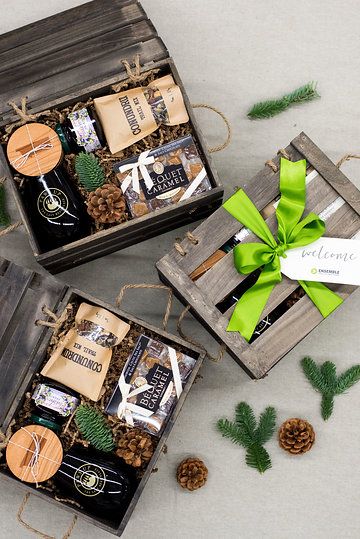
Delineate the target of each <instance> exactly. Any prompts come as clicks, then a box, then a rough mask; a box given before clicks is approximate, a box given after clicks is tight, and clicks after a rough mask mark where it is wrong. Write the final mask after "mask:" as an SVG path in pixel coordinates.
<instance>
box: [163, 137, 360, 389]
mask: <svg viewBox="0 0 360 539" xmlns="http://www.w3.org/2000/svg"><path fill="white" fill-rule="evenodd" d="M279 153H281V154H282V156H284V157H285V159H280V158H279V157H278V156H277V155H276V156H275V157H273V158H272V159H271V160H270V161H267V162H266V165H265V167H264V168H263V169H262V170H260V172H258V173H257V174H256V175H255V176H254V177H253V178H252V179H250V180H249V181H248V182H247V183H246V184H245V186H244V188H243V189H240V190H238V191H237V192H236V193H235V194H234V195H233V196H231V197H230V198H229V199H228V200H227V201H226V202H225V203H224V204H223V206H221V207H220V208H219V209H218V210H216V211H215V212H214V213H213V214H212V215H211V216H210V217H208V218H207V219H206V220H205V221H203V222H202V223H201V224H200V225H199V226H197V228H195V229H194V230H192V231H191V234H189V233H187V234H186V236H185V238H184V240H183V241H180V242H177V244H176V245H175V248H174V249H173V250H172V251H171V252H169V253H168V254H167V255H166V256H164V257H163V258H162V259H161V260H160V261H159V262H158V263H157V269H158V271H159V274H160V277H161V279H162V280H163V281H164V282H165V283H166V284H168V285H170V286H171V287H172V288H173V289H174V291H175V294H176V295H177V297H178V298H179V299H180V300H181V301H182V302H183V303H184V304H185V305H188V306H189V307H188V309H190V312H191V313H192V314H194V316H196V317H197V318H198V319H199V320H200V321H201V322H202V323H203V325H204V326H205V327H206V329H207V330H208V331H209V332H210V333H211V334H212V335H213V336H214V337H215V338H216V340H217V341H219V342H220V343H221V344H222V345H223V349H224V348H226V350H227V351H228V352H229V354H230V355H231V356H232V357H233V358H234V359H235V361H236V362H237V363H238V364H239V365H240V366H241V367H243V368H244V369H245V371H246V372H247V373H248V374H249V375H250V376H251V377H252V378H262V377H263V376H265V375H266V374H267V373H268V371H269V370H270V369H272V367H273V366H274V365H275V364H276V363H277V362H278V361H279V360H280V359H281V358H282V357H283V356H284V355H286V354H287V352H289V351H290V350H291V349H292V348H294V346H296V345H297V344H298V343H299V342H300V341H301V340H302V339H303V338H304V337H305V336H306V335H308V334H309V333H310V332H311V331H312V330H313V329H314V328H315V327H316V326H317V325H318V324H320V323H321V322H322V321H324V320H326V319H327V318H328V317H329V315H330V313H334V311H336V309H337V308H338V307H339V306H340V305H341V303H342V301H344V300H345V299H346V298H347V297H348V296H349V295H351V294H352V293H353V292H354V291H355V290H356V286H354V285H350V284H340V283H341V281H339V280H338V281H337V283H329V284H326V285H325V284H323V283H321V282H315V281H312V280H311V278H310V277H311V276H312V274H311V273H310V276H308V277H307V279H308V280H307V281H296V280H294V279H292V278H291V277H289V276H286V275H285V274H282V272H281V268H283V269H284V271H286V270H285V267H287V268H288V267H289V261H290V260H294V254H295V253H296V252H295V251H294V250H293V249H294V248H298V251H302V250H303V249H307V250H311V249H312V242H315V241H322V239H323V238H322V236H324V237H325V236H327V237H335V238H341V239H350V238H353V236H354V235H355V234H357V233H359V231H360V192H359V190H358V189H357V188H356V187H355V186H354V185H353V183H352V182H351V181H350V180H349V179H348V178H347V177H346V176H345V175H344V174H343V172H342V171H341V170H339V168H338V167H337V166H336V165H335V164H334V163H333V162H332V161H331V160H330V159H329V157H328V156H327V155H326V154H325V153H324V152H323V151H321V150H320V148H318V146H316V144H314V142H313V141H312V140H310V138H309V137H308V136H307V135H306V134H305V133H301V134H300V135H298V136H297V137H296V138H294V139H293V140H292V141H291V143H290V144H289V145H288V146H287V147H286V148H285V149H284V150H281V151H279ZM234 238H235V240H236V241H234ZM319 238H320V239H319ZM235 243H237V246H236V247H235V248H234V244H235ZM229 248H233V249H232V250H230V251H229ZM314 248H315V247H314ZM284 257H287V258H286V259H285V258H284ZM297 269H298V268H297ZM298 273H299V272H297V274H298ZM306 275H309V273H308V272H307V273H306ZM297 278H298V277H297ZM314 278H315V277H314ZM317 279H318V277H317ZM320 281H321V279H320ZM346 282H347V281H346ZM334 315H335V316H336V314H335V313H334ZM254 330H255V331H254ZM202 342H203V343H204V344H205V343H206V341H205V340H204V338H203V339H202ZM205 346H208V343H206V344H205Z"/></svg>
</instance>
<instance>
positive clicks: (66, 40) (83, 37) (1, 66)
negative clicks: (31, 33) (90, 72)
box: [0, 13, 156, 89]
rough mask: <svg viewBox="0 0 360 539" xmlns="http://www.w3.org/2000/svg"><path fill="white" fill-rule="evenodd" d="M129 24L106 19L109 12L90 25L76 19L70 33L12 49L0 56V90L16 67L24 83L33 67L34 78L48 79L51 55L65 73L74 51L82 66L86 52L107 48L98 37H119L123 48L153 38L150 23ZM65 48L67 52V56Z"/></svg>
mask: <svg viewBox="0 0 360 539" xmlns="http://www.w3.org/2000/svg"><path fill="white" fill-rule="evenodd" d="M129 22H131V21H128V20H124V19H122V18H119V17H117V16H116V17H114V16H109V14H108V13H104V14H101V15H100V16H98V17H97V18H96V21H95V22H92V24H89V21H87V20H80V21H79V20H77V21H76V25H75V26H74V28H73V29H71V30H70V29H69V28H68V27H66V28H63V29H62V30H60V31H59V30H57V29H55V28H54V32H53V33H52V34H50V35H46V34H45V35H44V36H42V37H40V38H39V39H37V40H36V41H30V42H28V43H24V44H23V45H20V46H18V47H16V48H14V49H10V50H7V51H5V52H3V53H0V73H1V74H2V76H1V83H0V87H1V89H2V88H6V86H7V84H8V82H7V81H8V79H7V77H9V76H11V75H15V68H17V67H19V66H20V69H21V73H22V75H23V77H24V79H23V81H22V82H24V83H25V82H26V80H27V77H29V76H30V75H31V71H34V67H35V68H36V70H37V71H36V73H37V76H38V77H41V78H45V77H46V76H47V72H48V66H49V65H52V64H53V62H54V61H55V60H53V62H50V64H49V61H50V60H52V59H53V58H56V55H54V53H58V56H60V58H61V60H62V61H65V62H66V63H65V65H62V66H61V68H62V70H65V69H66V67H68V64H70V62H71V63H73V57H72V55H71V53H73V55H74V56H75V54H76V52H77V55H78V57H79V56H80V58H81V62H82V63H85V62H86V61H87V59H88V58H87V56H88V53H89V56H90V54H91V51H93V52H94V49H95V52H96V54H97V53H98V52H99V51H98V50H96V49H97V46H98V47H101V46H104V45H103V44H104V43H105V46H106V44H107V41H106V40H104V39H101V37H102V36H104V35H105V34H107V33H109V34H110V35H109V39H112V38H113V39H116V36H117V35H119V45H122V44H123V46H126V45H128V44H130V43H131V42H134V41H135V42H138V41H142V40H144V39H148V37H149V35H151V36H155V35H156V31H155V29H154V27H153V25H152V23H151V22H150V21H149V20H146V19H144V20H140V21H138V22H136V23H135V22H131V24H129ZM119 28H122V32H121V33H120V32H119V31H118V32H117V34H112V32H114V31H116V30H119ZM137 38H138V39H137ZM89 45H91V46H92V48H91V47H89ZM84 48H85V50H84ZM65 49H67V50H66V53H65ZM79 49H80V50H81V51H82V52H84V56H83V55H82V54H80V55H79ZM77 60H78V59H77ZM10 80H11V79H10ZM35 80H39V79H35Z"/></svg>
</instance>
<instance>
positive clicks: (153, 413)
mask: <svg viewBox="0 0 360 539" xmlns="http://www.w3.org/2000/svg"><path fill="white" fill-rule="evenodd" d="M195 362H196V360H195V359H194V358H192V357H190V356H187V355H185V354H183V353H182V352H177V351H176V350H174V349H173V348H171V346H168V345H166V344H164V343H162V342H160V341H155V340H154V339H150V338H149V337H146V336H145V335H141V336H140V337H139V339H138V341H137V343H136V346H135V348H134V350H133V352H132V354H131V356H130V357H129V359H128V360H127V362H126V364H125V367H124V370H123V372H122V374H121V376H120V380H119V382H118V385H117V386H116V388H115V391H114V393H113V395H112V397H111V399H110V401H109V403H108V405H107V408H106V412H107V413H108V414H111V415H117V416H118V417H119V418H120V419H121V420H123V421H124V422H125V423H126V424H127V425H129V426H131V427H134V426H135V427H139V428H141V429H143V430H145V431H147V432H149V433H150V434H153V435H155V436H160V434H161V433H162V431H163V429H164V428H165V425H166V422H167V420H168V419H169V417H170V414H171V412H172V410H173V408H174V406H175V404H176V402H177V400H178V399H179V397H180V395H181V393H182V390H183V386H184V385H185V383H186V381H187V379H188V378H189V376H190V374H191V372H192V370H193V368H194V365H195Z"/></svg>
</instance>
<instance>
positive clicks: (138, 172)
mask: <svg viewBox="0 0 360 539" xmlns="http://www.w3.org/2000/svg"><path fill="white" fill-rule="evenodd" d="M115 171H116V173H117V177H118V179H119V181H120V183H121V188H122V191H123V193H124V195H125V197H126V199H127V203H128V206H129V210H130V212H131V215H132V216H133V217H141V216H142V215H145V214H147V213H150V212H152V211H154V210H157V209H160V208H164V207H166V206H168V205H169V204H174V203H176V202H180V201H182V200H186V199H188V198H190V197H191V196H194V195H198V194H200V193H203V192H204V191H208V190H210V189H211V183H210V180H209V178H208V176H207V173H206V170H205V167H204V165H203V163H202V161H201V159H200V156H199V154H198V151H197V149H196V146H195V143H194V140H193V138H192V137H191V136H186V137H183V138H180V139H177V140H174V141H173V142H169V143H168V144H164V145H163V146H159V148H155V149H154V150H151V151H147V152H143V153H142V154H140V155H139V156H134V157H132V158H131V159H126V160H125V161H122V162H121V163H118V164H117V165H116V166H115Z"/></svg>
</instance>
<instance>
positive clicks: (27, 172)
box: [6, 123, 62, 176]
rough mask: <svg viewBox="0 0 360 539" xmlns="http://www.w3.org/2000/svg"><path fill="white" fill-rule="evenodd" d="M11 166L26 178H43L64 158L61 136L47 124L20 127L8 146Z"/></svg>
mask: <svg viewBox="0 0 360 539" xmlns="http://www.w3.org/2000/svg"><path fill="white" fill-rule="evenodd" d="M6 151H7V156H8V159H9V161H10V164H11V166H12V167H13V168H14V169H15V170H16V171H17V172H20V174H23V175H24V176H41V175H42V174H46V173H47V172H50V170H53V169H54V168H55V167H56V166H57V165H58V164H59V161H60V159H61V157H62V146H61V141H60V139H59V136H58V135H57V133H55V131H54V130H53V129H51V127H49V126H48V125H45V124H39V123H31V124H25V125H23V126H22V127H19V129H17V130H16V131H14V133H13V134H12V135H11V137H10V139H9V142H8V145H7V150H6Z"/></svg>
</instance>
